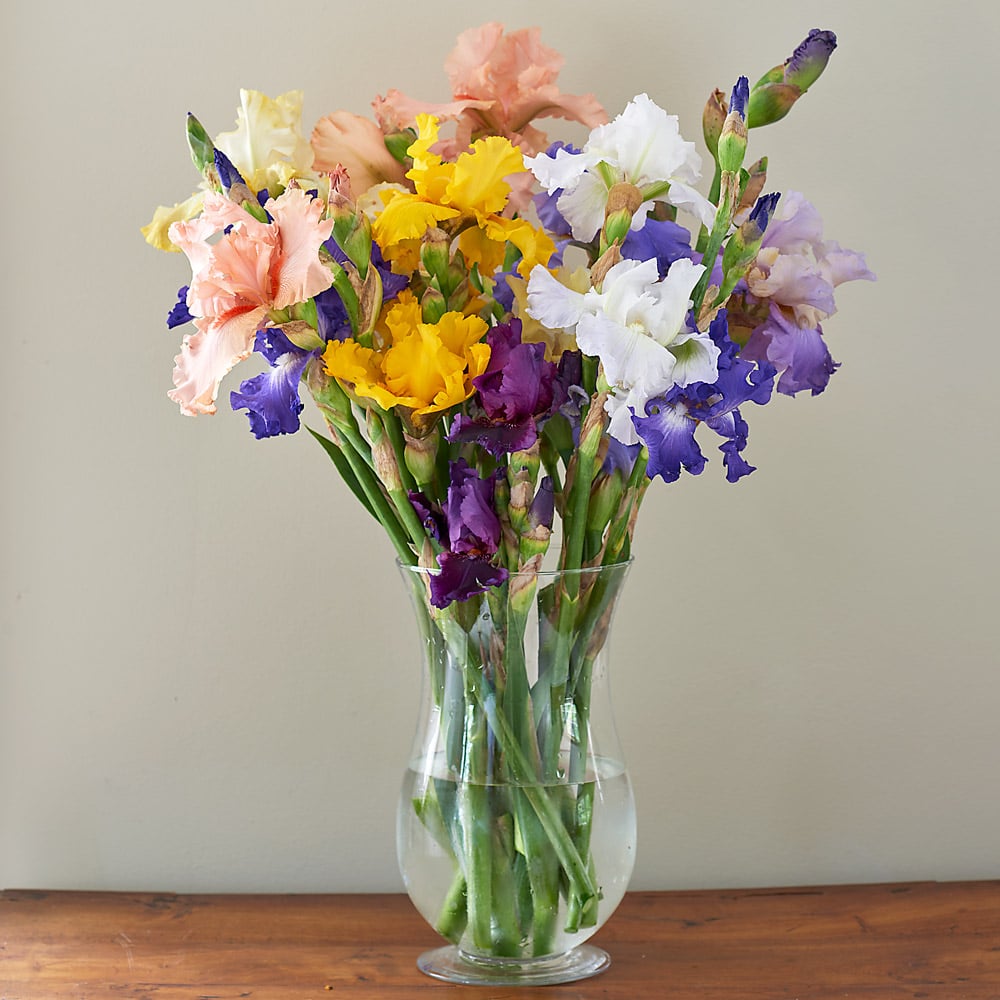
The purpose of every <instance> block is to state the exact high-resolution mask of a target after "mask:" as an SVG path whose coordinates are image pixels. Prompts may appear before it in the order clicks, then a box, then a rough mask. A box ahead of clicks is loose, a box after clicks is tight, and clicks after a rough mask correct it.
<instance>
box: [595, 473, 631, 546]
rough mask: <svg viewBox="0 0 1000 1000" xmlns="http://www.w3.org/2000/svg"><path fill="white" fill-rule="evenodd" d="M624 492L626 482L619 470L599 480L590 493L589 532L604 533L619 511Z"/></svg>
mask: <svg viewBox="0 0 1000 1000" xmlns="http://www.w3.org/2000/svg"><path fill="white" fill-rule="evenodd" d="M624 491H625V481H624V478H623V477H622V474H621V473H620V472H618V471H617V470H615V471H614V472H612V473H611V475H608V476H601V477H599V478H598V479H597V481H596V482H595V483H594V486H593V488H592V489H591V491H590V506H589V507H588V508H587V530H588V531H593V532H603V531H604V529H605V528H606V527H607V526H608V522H609V521H610V520H611V518H612V517H614V515H615V511H617V510H618V506H619V504H620V503H621V499H622V494H623V493H624Z"/></svg>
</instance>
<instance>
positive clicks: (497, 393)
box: [448, 319, 560, 457]
mask: <svg viewBox="0 0 1000 1000" xmlns="http://www.w3.org/2000/svg"><path fill="white" fill-rule="evenodd" d="M486 340H487V343H488V344H489V346H490V360H489V364H488V365H487V367H486V371H484V372H483V374H482V375H479V376H478V377H476V378H474V379H473V380H472V384H473V385H474V386H475V387H476V389H477V393H476V396H475V401H474V404H473V405H474V406H475V408H476V409H477V410H478V411H479V412H477V413H475V414H473V415H472V416H468V415H466V414H461V413H460V414H458V415H457V416H456V417H455V419H454V420H453V421H452V424H451V427H450V429H449V432H448V439H449V440H450V441H474V442H476V443H477V444H479V445H481V446H482V447H483V448H485V449H486V450H487V451H488V452H490V454H492V455H495V456H498V457H499V456H500V455H505V454H508V453H510V452H512V451H523V450H524V449H526V448H530V447H531V446H532V445H533V444H534V443H535V441H536V440H537V439H538V421H539V420H541V419H544V418H545V417H546V416H548V415H549V414H550V413H551V412H552V410H553V408H554V407H555V406H558V405H559V402H560V399H559V398H557V380H556V371H557V370H556V366H555V365H554V364H553V363H552V362H551V361H546V360H545V345H544V344H525V343H522V342H521V321H520V320H519V319H512V320H511V321H510V322H509V323H501V324H500V325H499V326H495V327H493V328H492V329H491V330H490V331H489V333H488V334H487V335H486Z"/></svg>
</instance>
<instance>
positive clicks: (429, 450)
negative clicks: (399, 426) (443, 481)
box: [403, 427, 441, 488]
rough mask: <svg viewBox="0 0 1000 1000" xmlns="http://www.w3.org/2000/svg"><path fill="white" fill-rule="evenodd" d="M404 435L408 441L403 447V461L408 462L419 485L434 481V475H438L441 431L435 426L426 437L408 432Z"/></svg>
mask: <svg viewBox="0 0 1000 1000" xmlns="http://www.w3.org/2000/svg"><path fill="white" fill-rule="evenodd" d="M403 437H404V439H405V441H406V445H405V447H404V448H403V461H404V462H406V467H407V469H409V470H410V474H411V475H412V476H413V478H414V479H415V480H416V483H417V485H418V486H420V487H421V488H423V487H424V486H426V485H427V484H428V483H432V482H434V477H435V476H436V475H437V451H438V444H439V443H440V441H441V435H440V432H439V431H438V429H437V427H435V428H434V429H433V430H432V431H431V433H430V434H427V435H425V436H424V437H413V436H411V435H410V434H406V433H404V435H403Z"/></svg>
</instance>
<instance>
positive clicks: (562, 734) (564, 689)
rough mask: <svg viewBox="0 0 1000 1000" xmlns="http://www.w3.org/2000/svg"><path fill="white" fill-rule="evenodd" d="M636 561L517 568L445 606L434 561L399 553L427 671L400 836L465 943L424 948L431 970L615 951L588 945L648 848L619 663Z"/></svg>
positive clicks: (423, 895) (562, 971)
mask: <svg viewBox="0 0 1000 1000" xmlns="http://www.w3.org/2000/svg"><path fill="white" fill-rule="evenodd" d="M628 568H629V564H628V563H619V564H616V565H611V566H604V567H598V568H596V569H584V570H576V571H565V572H540V573H520V574H514V575H512V576H511V577H510V578H509V579H508V580H507V581H506V583H504V584H502V585H501V586H499V587H494V588H491V589H490V590H489V591H487V592H486V593H485V594H481V595H478V596H475V597H472V598H470V599H468V600H466V601H462V602H455V603H452V604H451V605H449V606H448V607H447V608H444V609H440V608H436V607H434V606H433V605H432V604H431V602H430V598H429V579H430V573H429V572H428V571H426V570H421V569H417V568H410V567H402V571H403V575H404V578H405V579H406V582H407V585H408V587H409V590H410V594H411V597H412V600H413V606H414V609H415V611H416V617H417V621H418V624H419V628H420V635H421V637H422V640H423V651H424V667H425V674H424V682H423V694H422V699H421V701H422V705H421V710H420V718H419V723H418V726H417V733H416V737H415V739H414V744H413V751H412V754H411V758H410V762H409V767H408V769H407V771H406V775H405V777H404V780H403V787H402V792H401V795H400V801H399V810H398V817H397V849H398V857H399V865H400V870H401V872H402V874H403V879H404V881H405V883H406V888H407V891H408V893H409V895H410V898H411V899H412V900H413V903H414V904H415V906H416V907H417V909H418V910H419V911H420V912H421V914H423V916H424V917H425V919H426V920H427V921H428V922H429V923H430V924H432V925H433V926H434V927H435V928H436V929H437V931H438V932H439V933H440V934H442V935H443V936H444V937H445V938H447V939H448V940H449V941H450V942H451V944H450V945H448V946H445V947H442V948H438V949H435V950H434V951H430V952H427V953H425V954H424V955H421V956H420V958H419V960H418V962H417V964H418V966H419V967H420V969H421V970H422V971H424V972H425V973H427V974H428V975H430V976H434V977H436V978H439V979H444V980H447V981H450V982H459V983H471V984H476V983H483V984H534V985H542V984H546V983H559V982H571V981H573V980H577V979H584V978H586V977H588V976H592V975H595V974H596V973H598V972H601V971H603V970H604V969H605V968H607V966H608V964H609V963H610V959H609V957H608V955H607V953H606V952H604V951H603V950H602V949H600V948H596V947H594V946H593V945H589V944H584V943H583V942H585V941H586V940H587V939H588V938H589V937H591V936H592V935H593V934H594V933H595V932H596V931H597V930H598V928H599V927H600V926H601V925H602V924H603V923H604V922H605V921H606V920H607V919H608V917H609V916H610V915H611V913H612V912H613V911H614V909H615V908H616V907H617V906H618V904H619V902H621V899H622V897H623V896H624V894H625V890H626V887H627V885H628V881H629V878H630V876H631V874H632V867H633V864H634V860H635V805H634V799H633V795H632V786H631V783H630V781H629V777H628V773H627V771H626V769H625V764H624V761H623V759H622V753H621V749H620V746H619V742H618V736H617V733H616V731H615V724H614V717H613V715H612V712H611V700H610V692H609V685H608V662H607V649H608V635H609V631H610V627H611V619H612V615H613V612H614V609H615V604H616V601H617V598H618V595H619V593H620V591H621V588H622V584H623V582H624V579H625V576H626V574H627V572H628ZM430 572H433V571H430Z"/></svg>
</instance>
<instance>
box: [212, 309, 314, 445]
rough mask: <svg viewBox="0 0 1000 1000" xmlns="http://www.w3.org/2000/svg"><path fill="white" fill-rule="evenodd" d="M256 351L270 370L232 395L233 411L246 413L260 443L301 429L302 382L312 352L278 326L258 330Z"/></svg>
mask: <svg viewBox="0 0 1000 1000" xmlns="http://www.w3.org/2000/svg"><path fill="white" fill-rule="evenodd" d="M254 351H255V352H256V353H258V354H261V355H262V356H263V357H264V358H266V359H267V361H268V363H269V364H270V365H271V368H270V369H269V370H268V371H265V372H262V373H261V374H260V375H255V376H254V377H253V378H250V379H246V380H245V381H244V382H242V383H240V390H239V392H231V393H230V394H229V402H230V405H231V406H232V408H233V409H234V410H246V411H247V416H248V417H249V418H250V430H251V431H253V434H254V437H256V438H257V439H258V440H260V439H261V438H266V437H276V436H277V435H279V434H294V433H295V432H296V431H297V430H298V429H299V414H300V413H301V412H302V408H303V405H304V404H303V403H302V400H301V399H300V398H299V379H300V378H301V377H302V372H303V370H304V369H305V366H306V363H307V362H308V360H309V358H310V356H311V352H309V351H303V350H300V349H299V348H298V347H296V346H295V345H294V344H293V343H292V342H291V341H290V340H289V339H288V338H287V337H286V336H285V335H284V334H283V333H282V332H281V330H280V329H279V328H278V327H265V328H264V329H262V330H258V331H257V338H256V341H255V342H254Z"/></svg>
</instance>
